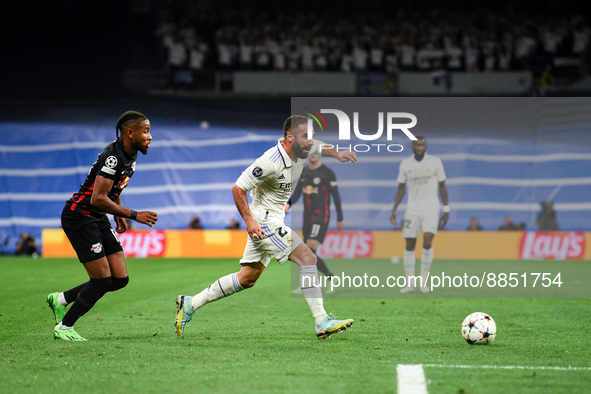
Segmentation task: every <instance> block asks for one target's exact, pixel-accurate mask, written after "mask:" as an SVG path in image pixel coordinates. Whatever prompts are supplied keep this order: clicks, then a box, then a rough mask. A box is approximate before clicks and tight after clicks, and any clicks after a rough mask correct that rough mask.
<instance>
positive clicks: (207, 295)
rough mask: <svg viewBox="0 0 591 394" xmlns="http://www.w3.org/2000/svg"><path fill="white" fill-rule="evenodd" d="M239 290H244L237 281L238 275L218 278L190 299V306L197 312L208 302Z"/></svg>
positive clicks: (235, 273)
mask: <svg viewBox="0 0 591 394" xmlns="http://www.w3.org/2000/svg"><path fill="white" fill-rule="evenodd" d="M241 290H244V288H243V287H242V286H241V285H240V282H239V281H238V273H237V272H234V273H233V274H230V275H226V276H224V277H221V278H219V279H218V280H216V281H215V282H213V284H212V285H211V286H209V287H208V288H207V289H205V290H203V291H202V292H201V293H199V294H197V295H196V296H194V297H193V298H192V299H191V305H192V306H193V309H194V310H197V309H199V308H201V307H202V306H203V305H205V304H207V303H208V302H213V301H217V300H219V299H220V298H224V297H228V296H229V295H231V294H234V293H237V292H239V291H241Z"/></svg>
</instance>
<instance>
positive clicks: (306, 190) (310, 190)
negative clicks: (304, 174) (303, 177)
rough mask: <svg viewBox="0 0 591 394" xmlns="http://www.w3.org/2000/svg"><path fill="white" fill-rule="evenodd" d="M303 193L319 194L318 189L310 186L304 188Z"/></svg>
mask: <svg viewBox="0 0 591 394" xmlns="http://www.w3.org/2000/svg"><path fill="white" fill-rule="evenodd" d="M302 192H303V193H304V194H318V188H317V187H314V186H310V185H308V186H306V187H304V188H302Z"/></svg>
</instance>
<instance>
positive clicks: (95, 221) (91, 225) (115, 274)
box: [47, 111, 158, 341]
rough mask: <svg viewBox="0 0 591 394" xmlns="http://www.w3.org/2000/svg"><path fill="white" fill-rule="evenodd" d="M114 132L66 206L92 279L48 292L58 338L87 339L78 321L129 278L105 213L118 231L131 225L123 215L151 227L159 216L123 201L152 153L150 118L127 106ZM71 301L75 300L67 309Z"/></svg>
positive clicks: (67, 223)
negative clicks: (139, 163) (140, 160)
mask: <svg viewBox="0 0 591 394" xmlns="http://www.w3.org/2000/svg"><path fill="white" fill-rule="evenodd" d="M116 133H117V139H116V140H115V141H114V142H112V143H110V144H109V145H107V146H106V148H105V150H104V151H103V152H102V153H101V154H99V156H98V159H97V160H96V161H95V162H94V164H93V165H92V168H91V169H90V171H89V172H88V176H87V177H86V180H85V181H84V183H83V184H82V185H81V186H80V190H79V191H78V192H77V193H74V196H72V198H70V199H69V200H68V201H67V202H66V206H65V207H64V210H63V211H62V227H63V229H64V232H65V233H66V235H67V237H68V239H69V240H70V243H71V244H72V246H73V247H74V250H76V254H77V255H78V259H79V260H80V262H81V263H82V264H84V268H85V269H86V272H87V273H88V276H89V278H90V280H89V281H88V282H86V283H83V284H81V285H79V286H76V287H74V288H73V289H70V290H68V291H65V292H63V293H58V292H56V293H51V294H50V295H49V296H47V303H48V304H49V307H50V308H51V309H52V311H53V314H54V317H55V322H56V324H57V325H56V326H55V328H54V334H53V335H54V338H55V339H64V340H68V341H86V339H84V338H82V337H81V336H80V335H79V334H78V333H77V332H76V331H74V328H73V326H74V323H76V321H77V320H78V318H79V317H81V316H83V315H84V314H85V313H86V312H88V311H89V310H90V308H92V307H93V306H94V304H95V303H96V302H97V301H98V300H99V299H100V298H101V297H102V296H103V295H105V293H107V292H109V291H116V290H119V289H121V288H123V287H125V286H126V285H127V283H128V282H129V277H128V275H127V267H126V265H125V255H124V254H123V248H122V247H121V242H119V238H117V235H116V234H115V232H114V231H113V229H112V228H111V223H110V222H109V219H108V218H107V215H106V214H107V213H110V214H112V215H113V216H114V219H115V223H116V224H117V227H116V231H117V232H118V233H123V232H125V231H126V230H127V223H126V221H125V218H130V219H133V220H135V221H137V222H139V223H142V224H147V225H148V226H150V227H152V225H153V224H155V223H156V221H157V220H158V215H157V214H156V213H155V212H150V211H141V212H136V211H134V210H133V209H130V208H126V207H123V206H121V192H122V191H123V189H124V188H125V186H127V184H128V182H129V179H130V178H131V177H132V175H133V173H134V172H135V162H136V160H137V153H138V151H140V152H142V153H143V154H144V155H145V154H146V153H148V149H149V147H150V142H151V141H152V135H151V134H150V121H149V120H148V118H146V116H145V115H143V114H141V113H139V112H135V111H127V112H125V113H124V114H123V115H121V117H120V118H119V120H118V121H117V125H116ZM119 134H121V135H119ZM70 303H74V304H73V305H72V306H71V307H70V309H69V310H68V312H67V313H66V306H67V305H68V304H70Z"/></svg>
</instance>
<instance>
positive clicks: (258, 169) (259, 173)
mask: <svg viewBox="0 0 591 394" xmlns="http://www.w3.org/2000/svg"><path fill="white" fill-rule="evenodd" d="M252 175H254V176H255V178H260V177H261V176H262V175H263V169H262V168H261V167H255V168H254V170H252Z"/></svg>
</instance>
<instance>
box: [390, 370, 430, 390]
mask: <svg viewBox="0 0 591 394" xmlns="http://www.w3.org/2000/svg"><path fill="white" fill-rule="evenodd" d="M396 374H397V375H398V394H428V392H427V382H426V380H425V372H424V371H423V366H422V365H421V364H414V365H408V364H398V365H397V366H396Z"/></svg>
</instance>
